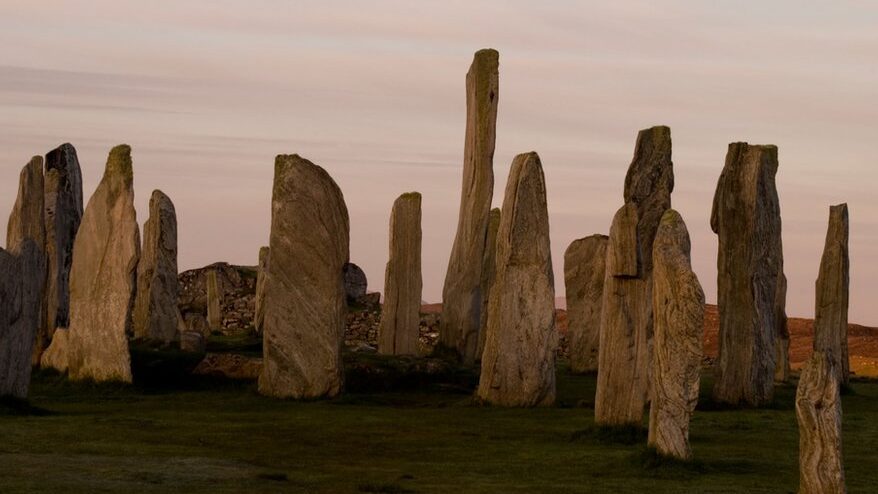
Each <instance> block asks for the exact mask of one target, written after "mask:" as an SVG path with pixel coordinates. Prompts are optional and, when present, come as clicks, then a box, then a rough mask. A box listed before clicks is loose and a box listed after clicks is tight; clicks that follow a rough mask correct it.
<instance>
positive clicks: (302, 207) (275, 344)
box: [259, 155, 350, 398]
mask: <svg viewBox="0 0 878 494" xmlns="http://www.w3.org/2000/svg"><path fill="white" fill-rule="evenodd" d="M349 241H350V224H349V220H348V210H347V207H346V206H345V202H344V196H343V195H342V192H341V190H340V189H339V188H338V185H336V183H335V182H334V181H333V180H332V178H331V177H330V176H329V174H328V173H326V171H325V170H324V169H323V168H320V167H319V166H317V165H315V164H314V163H311V162H310V161H308V160H306V159H304V158H301V157H299V156H298V155H280V156H278V157H277V159H276V160H275V166H274V190H273V193H272V214H271V241H270V244H269V247H270V249H271V262H270V263H269V265H268V279H267V280H266V282H265V321H264V323H263V355H264V356H263V359H264V366H263V370H262V374H260V376H259V392H260V393H262V394H265V395H271V396H276V397H293V398H317V397H329V396H335V395H337V394H338V393H339V392H341V390H342V386H343V381H344V372H343V365H342V360H341V345H342V339H343V337H344V323H345V316H344V314H345V291H344V279H343V276H342V268H343V266H344V264H345V263H346V262H348V259H349V250H348V249H349Z"/></svg>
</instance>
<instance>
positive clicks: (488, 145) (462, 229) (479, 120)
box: [439, 49, 500, 363]
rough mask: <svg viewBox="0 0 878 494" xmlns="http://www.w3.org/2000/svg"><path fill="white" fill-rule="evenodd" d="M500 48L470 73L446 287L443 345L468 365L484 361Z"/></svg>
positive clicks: (477, 60)
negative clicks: (485, 267)
mask: <svg viewBox="0 0 878 494" xmlns="http://www.w3.org/2000/svg"><path fill="white" fill-rule="evenodd" d="M499 59H500V55H499V54H498V53H497V51H496V50H491V49H486V50H479V51H478V52H476V54H475V56H474V57H473V63H472V65H471V66H470V69H469V72H467V74H466V137H465V143H464V151H463V187H462V192H461V196H460V213H459V217H458V221H457V234H456V235H455V237H454V245H453V246H452V248H451V257H450V258H449V260H448V271H447V273H446V275H445V286H444V288H443V289H442V304H443V305H442V319H441V320H440V322H439V324H440V327H439V342H440V344H441V345H442V346H443V347H445V348H447V349H450V350H452V351H453V352H454V353H456V354H457V355H458V356H459V357H460V358H461V359H462V360H463V361H464V362H465V363H473V362H474V361H475V360H476V359H477V358H478V355H477V353H478V346H479V326H480V324H481V322H482V315H481V311H482V307H483V305H484V303H485V302H484V300H485V296H486V292H485V290H484V287H482V274H483V265H482V264H483V263H484V261H485V249H486V244H487V239H488V223H489V214H490V213H489V212H490V210H491V198H492V196H493V194H494V168H493V166H494V141H495V137H496V124H497V101H498V100H499V95H500V93H499V91H500V89H499V81H500V75H499Z"/></svg>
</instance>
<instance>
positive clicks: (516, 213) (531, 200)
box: [477, 152, 558, 407]
mask: <svg viewBox="0 0 878 494" xmlns="http://www.w3.org/2000/svg"><path fill="white" fill-rule="evenodd" d="M502 211H503V212H502V215H501V218H500V227H499V229H498V231H497V254H496V255H497V260H496V261H497V262H496V269H497V270H496V273H495V282H494V286H493V288H492V290H491V298H490V301H489V303H488V335H487V338H486V340H485V353H484V355H482V367H481V377H480V379H479V388H478V391H477V393H478V397H479V398H480V399H481V400H483V401H485V402H487V403H491V404H493V405H499V406H510V407H532V406H547V405H551V404H553V403H554V402H555V350H556V348H557V347H558V333H557V332H556V331H555V284H554V279H553V274H552V254H551V246H550V242H549V213H548V209H547V207H546V180H545V177H544V175H543V167H542V164H541V163H540V157H539V156H538V155H537V153H533V152H531V153H525V154H520V155H518V156H516V157H515V160H513V162H512V169H511V170H510V172H509V180H508V181H507V183H506V195H505V197H504V199H503V210H502Z"/></svg>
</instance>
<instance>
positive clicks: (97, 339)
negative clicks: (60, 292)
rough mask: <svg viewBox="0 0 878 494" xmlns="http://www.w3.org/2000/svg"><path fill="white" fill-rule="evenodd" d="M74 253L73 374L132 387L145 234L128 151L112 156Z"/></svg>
mask: <svg viewBox="0 0 878 494" xmlns="http://www.w3.org/2000/svg"><path fill="white" fill-rule="evenodd" d="M73 251H74V253H75V255H74V257H73V264H72V266H71V268H70V329H69V333H68V335H67V342H66V343H67V346H68V355H67V361H68V370H67V371H68V373H69V375H70V377H71V378H72V379H75V380H81V379H91V380H94V381H123V382H131V378H132V376H131V358H130V354H129V352H128V336H127V334H128V333H129V331H130V329H131V315H132V310H133V307H134V293H135V289H136V278H137V262H138V260H139V259H140V231H139V228H138V225H137V214H136V212H135V210H134V170H133V168H132V163H131V148H130V147H129V146H128V145H125V144H122V145H119V146H116V147H114V148H113V149H112V150H111V151H110V155H109V158H108V159H107V167H106V170H105V171H104V176H103V178H102V179H101V182H100V184H98V187H97V189H96V190H95V192H94V194H93V195H92V196H91V199H89V201H88V205H87V206H86V208H85V213H84V214H83V215H82V223H81V225H80V227H79V231H78V232H77V234H76V241H75V243H74V247H73ZM53 344H54V343H53ZM49 348H50V349H51V348H52V346H51V345H50V347H49Z"/></svg>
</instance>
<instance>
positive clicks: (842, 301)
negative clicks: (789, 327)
mask: <svg viewBox="0 0 878 494" xmlns="http://www.w3.org/2000/svg"><path fill="white" fill-rule="evenodd" d="M848 225H849V221H848V205H847V204H839V205H837V206H832V207H830V208H829V227H828V228H827V231H826V243H825V245H824V247H823V258H822V259H821V260H820V273H819V274H818V275H817V283H816V292H817V297H816V298H817V301H816V305H815V309H814V351H816V352H824V353H826V354H827V355H828V356H829V357H830V358H831V359H832V361H833V369H834V370H835V371H836V373H837V377H838V379H839V382H840V383H842V384H847V383H848V378H849V376H850V363H849V361H848V299H849V296H850V295H849V289H850V269H851V268H850V258H849V257H848V230H849V226H848Z"/></svg>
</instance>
